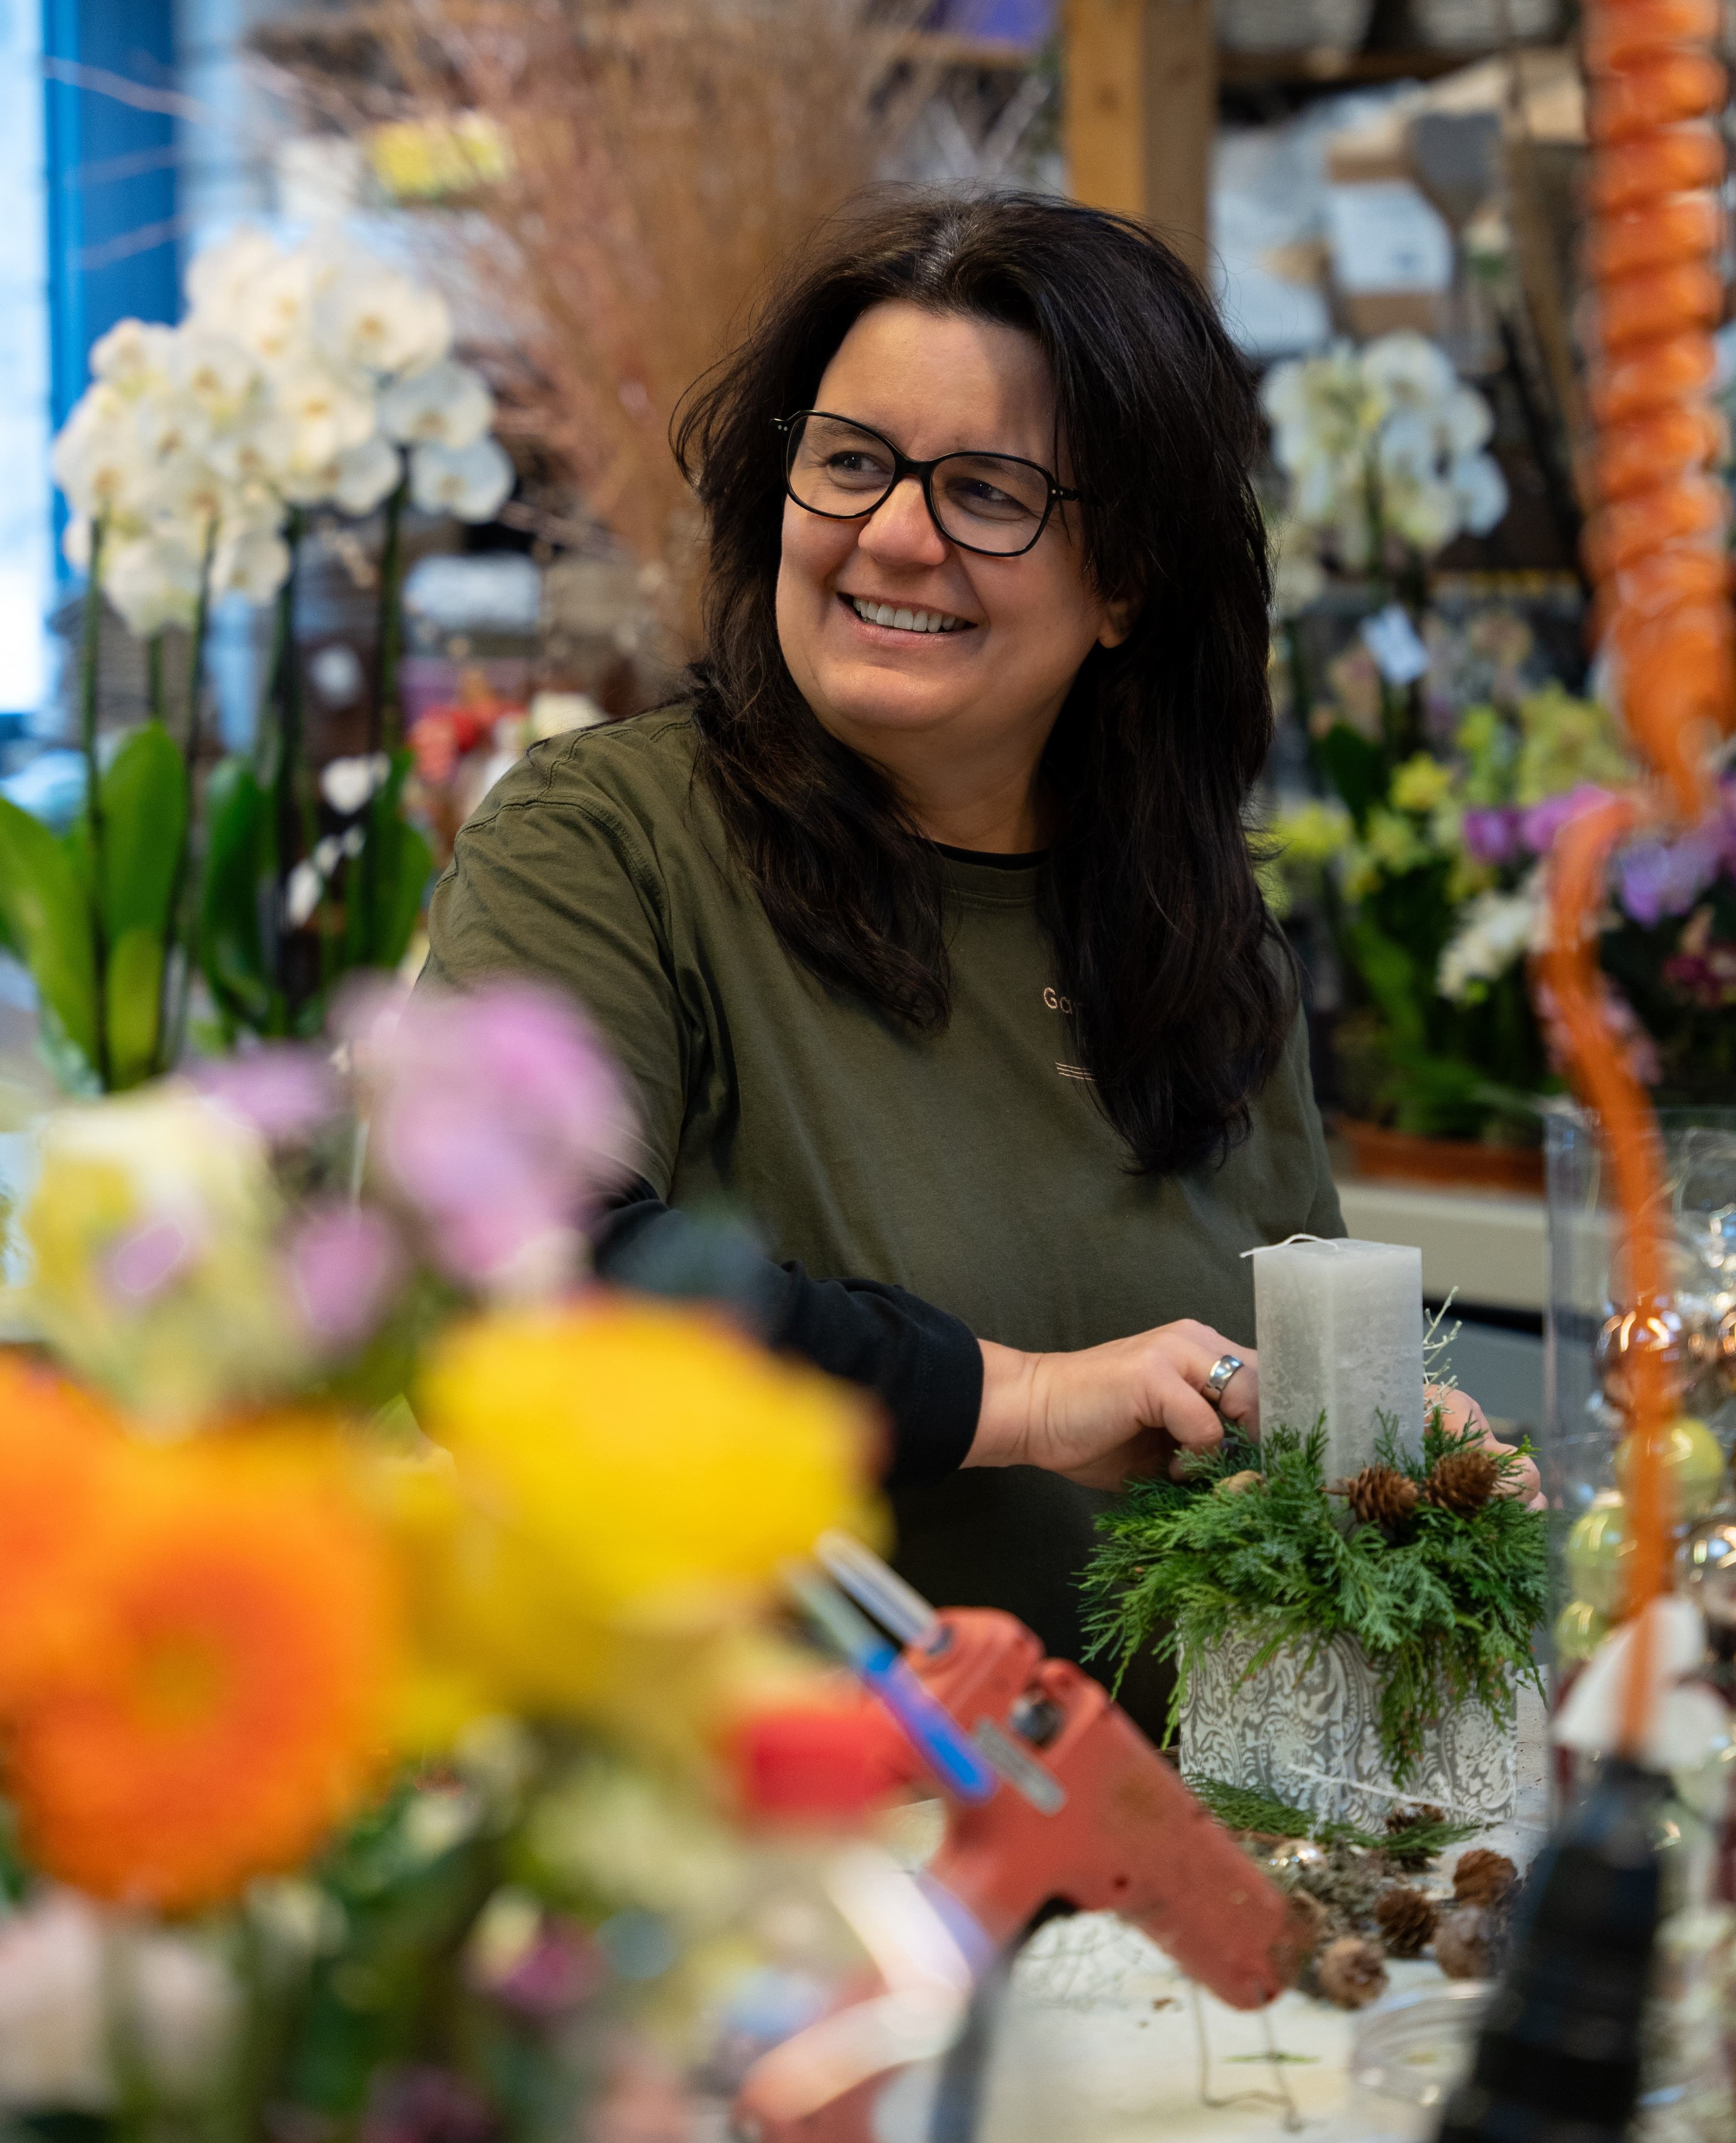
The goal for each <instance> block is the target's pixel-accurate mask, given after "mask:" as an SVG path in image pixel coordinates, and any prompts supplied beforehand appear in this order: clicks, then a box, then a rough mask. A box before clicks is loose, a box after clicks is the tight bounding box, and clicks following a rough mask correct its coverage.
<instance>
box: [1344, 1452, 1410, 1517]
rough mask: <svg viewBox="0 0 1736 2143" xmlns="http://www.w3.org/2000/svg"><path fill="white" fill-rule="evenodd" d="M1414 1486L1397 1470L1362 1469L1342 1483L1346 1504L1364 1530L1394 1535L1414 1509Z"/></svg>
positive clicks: (1367, 1467) (1377, 1467)
mask: <svg viewBox="0 0 1736 2143" xmlns="http://www.w3.org/2000/svg"><path fill="white" fill-rule="evenodd" d="M1418 1494H1419V1490H1418V1488H1417V1483H1416V1482H1414V1481H1412V1479H1411V1478H1410V1477H1408V1475H1407V1474H1403V1473H1401V1472H1399V1471H1398V1469H1397V1467H1396V1466H1365V1467H1363V1470H1362V1472H1360V1473H1358V1474H1355V1475H1353V1477H1351V1478H1350V1479H1349V1480H1348V1481H1347V1482H1345V1483H1344V1496H1345V1500H1346V1501H1347V1502H1348V1503H1349V1505H1350V1507H1351V1510H1352V1512H1353V1513H1354V1514H1355V1516H1356V1517H1358V1518H1360V1519H1361V1521H1362V1522H1363V1524H1364V1525H1365V1526H1378V1527H1380V1529H1381V1531H1382V1532H1397V1529H1398V1528H1399V1527H1401V1526H1402V1525H1405V1524H1407V1522H1409V1520H1410V1518H1411V1517H1412V1514H1413V1513H1414V1512H1415V1511H1416V1508H1417V1496H1418Z"/></svg>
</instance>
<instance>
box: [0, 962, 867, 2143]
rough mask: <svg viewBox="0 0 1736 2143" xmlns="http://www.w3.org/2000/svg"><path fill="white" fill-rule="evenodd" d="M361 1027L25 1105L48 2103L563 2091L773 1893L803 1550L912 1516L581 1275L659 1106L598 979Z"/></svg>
mask: <svg viewBox="0 0 1736 2143" xmlns="http://www.w3.org/2000/svg"><path fill="white" fill-rule="evenodd" d="M338 1024H339V1048H338V1051H337V1052H336V1055H335V1056H332V1055H329V1054H328V1053H326V1052H322V1051H315V1050H313V1049H310V1048H304V1047H298V1046H295V1045H292V1044H279V1045H266V1046H265V1047H260V1048H258V1049H255V1051H253V1052H250V1053H249V1054H245V1055H243V1056H241V1057H237V1058H235V1059H233V1060H230V1061H229V1062H225V1063H220V1064H215V1065H213V1066H211V1067H208V1068H207V1070H206V1071H205V1072H204V1073H203V1074H202V1075H201V1076H200V1079H199V1080H198V1081H196V1082H195V1081H191V1080H181V1079H171V1080H165V1081H157V1082H155V1083H152V1084H149V1085H146V1086H141V1088H139V1089H138V1090H137V1091H135V1092H132V1093H129V1094H127V1095H125V1096H115V1097H110V1098H99V1099H94V1100H90V1101H76V1102H72V1103H62V1104H61V1105H59V1106H57V1107H56V1108H54V1109H52V1110H51V1111H49V1112H48V1113H47V1116H45V1117H44V1118H43V1119H42V1121H40V1122H39V1124H38V1125H37V1127H36V1137H37V1144H38V1146H39V1147H40V1151H41V1156H42V1166H41V1170H40V1172H39V1174H38V1175H37V1180H36V1181H35V1184H34V1187H33V1188H32V1190H31V1191H30V1193H29V1195H28V1198H27V1201H26V1202H24V1203H23V1204H22V1206H21V1208H20V1209H19V1210H17V1212H16V1213H15V1214H14V1215H12V1220H13V1225H14V1230H15V1234H16V1238H17V1241H16V1245H15V1247H16V1248H17V1249H19V1250H22V1253H23V1254H24V1255H25V1257H26V1259H27V1262H28V1264H29V1266H30V1268H31V1269H30V1276H29V1279H28V1281H27V1288H26V1291H25V1294H24V1295H23V1298H22V1300H21V1301H14V1302H12V1303H11V1304H8V1305H7V1307H8V1309H11V1310H12V1311H13V1312H14V1313H15V1314H17V1313H19V1312H22V1314H23V1315H24V1316H25V1317H26V1318H27V1319H28V1320H29V1321H31V1322H32V1324H33V1325H34V1328H35V1329H36V1330H37V1332H38V1333H39V1334H41V1336H42V1348H41V1349H38V1350H37V1352H34V1353H32V1352H27V1351H24V1350H22V1349H12V1350H3V1351H0V1730H3V1750H4V1754H3V1759H0V1816H3V1817H4V1819H5V1820H4V1822H3V1824H0V1840H3V1844H0V1885H3V1888H4V1893H5V1898H6V1900H7V1903H6V1905H5V1908H4V1909H3V1910H0V2105H3V2106H6V2107H7V2109H8V2110H10V2111H14V2112H20V2113H28V2114H31V2115H33V2116H34V2115H50V2114H52V2115H67V2114H76V2115H80V2116H91V2115H96V2116H104V2117H106V2118H108V2119H111V2120H112V2121H114V2122H115V2123H116V2124H118V2125H119V2126H124V2127H125V2128H126V2132H128V2133H138V2132H144V2131H146V2130H147V2129H149V2130H151V2131H152V2132H155V2128H156V2124H159V2123H161V2122H163V2121H170V2122H171V2123H183V2124H190V2125H192V2126H202V2127H209V2128H210V2130H211V2132H213V2133H215V2132H219V2131H220V2132H222V2133H224V2134H225V2135H232V2136H236V2137H244V2136H258V2135H261V2134H265V2133H266V2132H268V2131H269V2132H272V2133H278V2132H282V2131H284V2129H285V2127H286V2126H290V2125H293V2126H294V2129H295V2131H296V2132H300V2131H302V2130H303V2129H304V2128H305V2129H308V2130H309V2132H311V2131H312V2130H313V2129H314V2128H318V2129H319V2131H320V2132H322V2133H324V2132H327V2131H332V2132H336V2131H338V2130H340V2129H341V2130H344V2131H346V2132H349V2131H354V2132H358V2133H359V2134H360V2135H361V2136H364V2137H369V2138H375V2139H378V2138H383V2137H384V2136H387V2135H388V2134H390V2135H393V2136H398V2135H401V2134H403V2133H407V2132H414V2133H415V2134H417V2135H423V2134H431V2133H435V2132H438V2133H440V2134H462V2135H465V2136H470V2135H475V2136H484V2135H490V2134H493V2133H496V2132H498V2131H502V2130H503V2129H511V2130H512V2131H514V2132H517V2131H521V2130H522V2131H524V2132H531V2131H533V2130H534V2131H538V2132H540V2131H541V2129H542V2127H543V2126H547V2124H548V2123H550V2122H551V2121H566V2120H570V2118H571V2107H572V2106H574V2105H576V2104H577V2103H579V2102H581V2101H582V2100H583V2099H584V2098H585V2097H586V2095H587V2094H589V2095H591V2096H596V2095H597V2093H599V2092H600V2091H601V2090H602V2088H603V2086H602V2084H601V2082H600V2081H599V2078H600V2077H601V2076H603V2075H604V2074H605V2072H606V2071H609V2070H610V2068H611V2064H615V2063H617V2061H618V2056H619V2054H620V2027H621V2020H622V2017H624V2015H625V2014H626V2008H631V2006H632V2003H633V2002H635V2001H636V2002H638V2005H639V2009H640V2011H645V2012H646V2013H647V2014H650V2013H652V2012H655V2013H658V2014H662V2015H663V2016H664V2017H665V2023H666V2022H668V2019H669V2018H670V2017H672V2016H675V2015H676V2014H678V2013H681V2012H691V2010H692V2007H693V2005H694V2002H695V2001H696V2000H697V1999H698V1998H699V1992H702V1991H703V1988H702V1987H700V1984H699V1982H702V1981H703V1979H704V1976H705V1967H704V1965H703V1959H701V1962H700V1963H699V1964H695V1962H694V1958H695V1956H699V1955H700V1952H702V1951H703V1948H704V1940H701V1939H700V1938H704V1939H705V1940H710V1941H711V1942H712V1943H713V1945H714V1948H715V1943H717V1942H718V1941H720V1940H722V1939H723V1935H722V1933H720V1928H722V1926H723V1924H724V1923H726V1922H727V1919H728V1914H729V1909H730V1907H731V1905H732V1904H733V1903H737V1902H739V1888H740V1884H741V1883H742V1881H743V1880H744V1868H743V1866H742V1863H741V1855H740V1852H739V1848H737V1847H736V1846H734V1844H732V1843H731V1839H732V1834H731V1831H730V1824H729V1821H728V1819H727V1814H726V1812H725V1809H724V1807H723V1804H722V1803H721V1801H720V1799H719V1796H718V1793H717V1791H716V1786H717V1781H718V1778H719V1774H720V1761H721V1758H720V1751H721V1750H722V1749H723V1748H724V1746H725V1742H726V1739H727V1735H728V1733H729V1731H730V1728H731V1725H732V1722H734V1721H737V1720H739V1719H740V1718H741V1717H742V1715H744V1713H745V1712H747V1711H748V1710H751V1709H752V1708H754V1706H756V1705H764V1703H765V1702H766V1701H768V1700H782V1701H785V1702H787V1701H789V1699H790V1697H791V1695H792V1693H794V1694H795V1695H799V1696H801V1697H803V1698H804V1699H807V1700H811V1699H812V1695H813V1675H812V1672H811V1670H809V1668H808V1667H807V1666H806V1665H804V1664H803V1663H802V1661H801V1660H799V1658H798V1657H797V1656H795V1655H794V1653H787V1652H786V1651H784V1649H783V1648H782V1647H781V1646H780V1645H779V1643H778V1642H777V1641H775V1640H774V1636H773V1634H772V1632H771V1631H770V1629H769V1609H770V1606H771V1604H772V1601H773V1599H774V1591H775V1586H776V1576H777V1572H778V1571H779V1566H780V1565H781V1564H782V1563H783V1562H784V1560H785V1559H786V1558H789V1557H792V1556H799V1555H800V1554H802V1553H804V1552H805V1551H807V1550H808V1549H809V1547H810V1546H811V1543H812V1542H813V1541H814V1538H815V1537H816V1535H817V1534H818V1533H819V1532H820V1531H821V1530H823V1528H825V1527H828V1526H831V1525H834V1524H838V1523H840V1522H842V1523H845V1524H848V1525H853V1526H854V1527H858V1529H860V1528H863V1527H866V1528H868V1530H869V1531H870V1532H872V1531H873V1528H874V1526H875V1517H874V1513H873V1510H872V1509H871V1508H870V1507H868V1505H867V1504H866V1502H865V1501H864V1492H863V1486H862V1483H863V1469H864V1460H865V1454H866V1452H867V1449H868V1433H867V1427H866V1424H865V1423H864V1420H863V1416H862V1413H861V1412H860V1409H859V1408H858V1403H857V1402H856V1400H855V1399H854V1398H851V1397H848V1396H847V1395H845V1394H844V1393H842V1392H841V1391H840V1390H838V1388H834V1387H833V1386H831V1385H829V1384H828V1383H825V1382H824V1380H823V1379H821V1378H818V1377H816V1376H814V1374H812V1373H809V1372H806V1371H803V1370H799V1369H797V1368H791V1367H789V1366H787V1365H784V1364H780V1363H778V1362H775V1361H774V1360H773V1359H771V1358H769V1356H767V1355H765V1354H762V1353H761V1352H760V1351H759V1349H757V1348H756V1347H755V1346H754V1344H752V1343H750V1342H749V1340H748V1339H746V1338H745V1337H744V1336H743V1335H741V1334H739V1333H738V1332H737V1331H735V1330H734V1329H733V1328H731V1327H730V1326H729V1325H727V1324H725V1323H723V1322H720V1320H718V1319H716V1318H715V1317H714V1316H713V1315H711V1314H710V1313H705V1312H700V1311H696V1310H694V1309H677V1308H675V1307H674V1306H671V1305H665V1304H658V1303H655V1302H652V1301H650V1300H648V1299H631V1298H626V1297H616V1296H612V1295H611V1294H607V1293H606V1292H605V1291H602V1290H600V1289H589V1288H587V1287H586V1284H585V1279H584V1275H585V1269H586V1241H585V1235H584V1233H583V1222H584V1219H585V1215H586V1212H587V1210H589V1209H590V1208H591V1207H592V1206H593V1205H594V1203H595V1201H596V1199H597V1198H598V1197H599V1196H600V1195H601V1193H602V1192H603V1190H605V1189H606V1186H607V1185H609V1184H610V1183H611V1181H612V1180H615V1179H616V1177H617V1176H618V1175H619V1174H620V1171H621V1169H622V1167H623V1166H624V1165H625V1161H626V1153H627V1142H628V1141H629V1140H630V1138H631V1116H630V1114H629V1112H628V1111H627V1108H626V1104H625V1101H624V1099H623V1090H622V1087H621V1082H620V1081H619V1078H618V1076H617V1075H616V1072H615V1071H614V1070H613V1068H612V1067H611V1065H610V1064H609V1063H608V1062H607V1061H606V1059H605V1058H604V1057H603V1056H602V1054H601V1052H600V1051H599V1049H598V1047H597V1046H596V1042H595V1041H594V1039H593V1038H592V1037H591V1035H590V1034H589V1032H587V1031H586V1028H585V1027H583V1026H582V1024H581V1022H579V1021H578V1020H577V1018H576V1016H575V1015H574V1014H573V1013H572V1012H571V1011H570V1010H569V1009H568V1008H567V1007H566V1006H565V1005H564V1004H563V1003H561V1002H556V1001H554V1000H552V999H551V998H548V997H544V996H542V995H541V994H539V993H537V992H533V991H532V990H530V989H528V988H526V987H517V986H506V985H502V986H500V987H496V988H494V989H492V990H490V991H487V992H482V993H480V994H478V995H477V996H476V997H472V998H469V999H465V1000H448V999H444V998H441V997H432V996H428V995H425V994H424V995H420V996H418V997H416V998H414V999H413V1000H412V1001H411V1002H410V1003H409V1004H408V1007H400V1006H398V1005H397V1004H396V1003H394V1002H388V1001H386V1000H384V999H383V998H382V997H380V996H379V995H378V993H368V994H364V996H363V997H359V998H358V997H354V996H352V997H350V998H349V999H348V1000H347V1001H346V1002H345V1003H344V1005H343V1006H342V1007H340V1010H339V1022H338ZM732 1855H733V1858H732ZM671 1930H674V1931H675V1932H674V1933H671ZM690 1935H691V1936H694V1937H695V1941H694V1942H690V1941H689V1939H688V1938H689V1937H690ZM678 1937H679V1938H678ZM695 1943H697V1948H695ZM695 1973H696V1974H697V1975H698V1978H697V1980H695V1977H694V1976H695ZM635 1989H638V1990H639V1992H638V1993H637V1994H635ZM696 1989H697V1991H696ZM623 2004H625V2005H626V2008H624V2007H623ZM647 2005H649V2010H647ZM611 2020H612V2021H611ZM14 2055H16V2056H17V2059H16V2060H14V2059H13V2056H14ZM268 2109H269V2119H268V2112H267V2110H268ZM563 2109H565V2111H563Z"/></svg>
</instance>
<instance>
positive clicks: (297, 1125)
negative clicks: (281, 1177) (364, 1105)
mask: <svg viewBox="0 0 1736 2143" xmlns="http://www.w3.org/2000/svg"><path fill="white" fill-rule="evenodd" d="M193 1080H194V1083H195V1086H197V1087H198V1088H199V1090H200V1092H201V1093H202V1094H205V1095H207V1096H210V1099H211V1100H212V1101H215V1102H217V1103H218V1104H219V1106H221V1107H223V1108H225V1109H227V1110H228V1111H229V1112H230V1115H231V1116H239V1117H240V1119H241V1121H243V1122H244V1123H248V1124H251V1125H252V1126H253V1127H254V1129H255V1131H258V1132H259V1134H260V1136H261V1137H262V1138H264V1139H265V1140H267V1141H269V1142H270V1144H271V1145H273V1146H291V1145H294V1143H295V1141H297V1140H299V1139H304V1138H305V1137H306V1136H307V1135H308V1133H309V1131H317V1130H318V1129H319V1126H320V1125H322V1124H324V1123H329V1121H331V1119H332V1118H333V1117H334V1116H336V1115H337V1113H338V1111H339V1108H340V1107H341V1106H343V1095H342V1091H341V1090H340V1088H339V1084H338V1081H337V1077H336V1076H335V1074H334V1072H333V1071H332V1068H331V1067H330V1065H329V1064H328V1063H327V1062H326V1061H325V1059H324V1057H321V1056H320V1055H319V1053H318V1052H316V1051H314V1050H312V1049H304V1048H299V1047H297V1046H296V1045H295V1044H294V1043H293V1042H265V1043H262V1044H261V1045H260V1047H259V1048H257V1049H250V1050H246V1051H244V1052H242V1053H241V1054H240V1055H239V1056H236V1057H218V1058H215V1059H214V1060H213V1061H211V1062H209V1063H205V1064H200V1066H198V1067H196V1069H195V1072H194V1073H193Z"/></svg>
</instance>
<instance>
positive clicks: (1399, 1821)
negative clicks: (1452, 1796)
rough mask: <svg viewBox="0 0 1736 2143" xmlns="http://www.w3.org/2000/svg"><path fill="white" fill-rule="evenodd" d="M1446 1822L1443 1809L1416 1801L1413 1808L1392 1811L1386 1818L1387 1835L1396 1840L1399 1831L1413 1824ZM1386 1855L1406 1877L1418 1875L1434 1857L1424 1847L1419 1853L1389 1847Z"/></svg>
mask: <svg viewBox="0 0 1736 2143" xmlns="http://www.w3.org/2000/svg"><path fill="white" fill-rule="evenodd" d="M1446 1820H1447V1811H1446V1809H1443V1808H1437V1807H1436V1806H1435V1804H1434V1803H1433V1802H1432V1801H1418V1802H1417V1803H1416V1804H1414V1805H1413V1806H1411V1807H1407V1808H1396V1809H1393V1811H1392V1814H1390V1815H1389V1816H1388V1817H1387V1836H1388V1837H1389V1838H1396V1837H1397V1835H1398V1834H1399V1833H1400V1832H1401V1831H1406V1830H1408V1829H1411V1827H1412V1824H1419V1823H1445V1822H1446ZM1386 1855H1387V1859H1388V1860H1389V1861H1390V1862H1391V1863H1392V1865H1393V1867H1395V1868H1402V1870H1403V1871H1404V1873H1406V1874H1407V1875H1420V1874H1421V1873H1422V1871H1423V1869H1424V1868H1427V1865H1428V1863H1430V1861H1431V1860H1432V1859H1433V1858H1434V1857H1435V1856H1434V1854H1433V1853H1432V1852H1431V1851H1429V1850H1428V1849H1427V1848H1426V1847H1425V1848H1424V1849H1422V1850H1420V1851H1418V1850H1417V1849H1414V1848H1413V1849H1412V1850H1411V1851H1409V1852H1406V1851H1405V1850H1404V1849H1403V1848H1402V1847H1400V1848H1398V1849H1396V1850H1395V1849H1394V1848H1393V1847H1392V1846H1390V1845H1389V1846H1388V1847H1387V1849H1386Z"/></svg>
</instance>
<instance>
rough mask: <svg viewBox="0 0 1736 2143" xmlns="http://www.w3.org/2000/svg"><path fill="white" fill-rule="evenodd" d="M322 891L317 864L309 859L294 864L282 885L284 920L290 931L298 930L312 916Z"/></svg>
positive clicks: (323, 885) (320, 876)
mask: <svg viewBox="0 0 1736 2143" xmlns="http://www.w3.org/2000/svg"><path fill="white" fill-rule="evenodd" d="M324 891H325V880H324V877H323V876H322V875H321V874H320V870H319V864H316V863H314V861H313V860H312V859H311V858H309V859H304V860H303V861H302V862H300V863H299V864H296V866H295V868H294V870H292V871H291V872H290V874H289V877H288V878H287V879H286V880H285V881H284V922H285V923H288V924H289V928H291V929H292V930H299V929H300V928H301V927H302V925H303V923H305V922H306V921H307V920H308V918H309V917H310V916H311V915H312V914H313V913H314V909H315V908H317V907H318V906H319V901H320V896H321V895H322V894H323V893H324Z"/></svg>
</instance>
